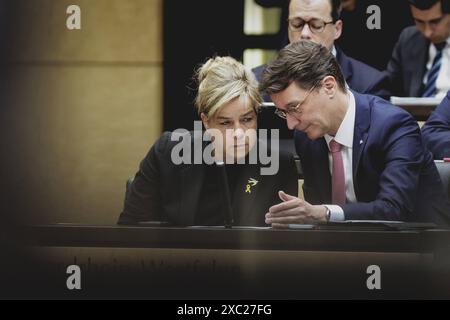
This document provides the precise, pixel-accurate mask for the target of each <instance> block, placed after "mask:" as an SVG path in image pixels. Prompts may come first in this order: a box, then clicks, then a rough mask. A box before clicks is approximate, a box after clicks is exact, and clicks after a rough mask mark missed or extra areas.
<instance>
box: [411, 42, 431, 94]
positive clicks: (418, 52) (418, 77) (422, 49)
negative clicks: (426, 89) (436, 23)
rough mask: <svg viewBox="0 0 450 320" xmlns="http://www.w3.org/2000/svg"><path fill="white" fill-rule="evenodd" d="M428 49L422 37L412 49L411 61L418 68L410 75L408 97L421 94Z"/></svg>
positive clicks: (427, 43)
mask: <svg viewBox="0 0 450 320" xmlns="http://www.w3.org/2000/svg"><path fill="white" fill-rule="evenodd" d="M428 47H429V42H428V41H427V40H426V39H425V38H424V37H421V38H420V42H419V43H417V44H416V45H415V46H414V47H413V50H414V53H413V54H412V57H413V59H412V60H413V61H417V66H418V67H419V68H417V69H415V72H413V73H412V79H411V90H410V92H409V95H410V96H413V97H414V96H420V95H421V93H422V86H423V77H424V76H425V71H426V68H427V67H426V66H427V61H428Z"/></svg>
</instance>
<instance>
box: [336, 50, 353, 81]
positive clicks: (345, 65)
mask: <svg viewBox="0 0 450 320" xmlns="http://www.w3.org/2000/svg"><path fill="white" fill-rule="evenodd" d="M335 48H336V60H337V62H338V64H339V66H340V67H341V70H342V73H343V74H344V78H345V82H346V83H347V84H348V83H350V80H351V79H352V76H353V71H352V68H350V66H349V60H348V59H347V57H346V56H345V54H344V53H343V52H342V51H341V50H340V49H339V48H337V47H335Z"/></svg>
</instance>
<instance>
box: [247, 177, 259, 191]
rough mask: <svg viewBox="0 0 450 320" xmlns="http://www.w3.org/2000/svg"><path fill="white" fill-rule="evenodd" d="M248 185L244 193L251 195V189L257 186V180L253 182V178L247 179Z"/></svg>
mask: <svg viewBox="0 0 450 320" xmlns="http://www.w3.org/2000/svg"><path fill="white" fill-rule="evenodd" d="M247 183H248V184H247V185H246V187H245V192H246V193H252V189H251V188H252V187H254V186H256V185H257V184H258V180H255V179H253V178H250V179H248V182H247Z"/></svg>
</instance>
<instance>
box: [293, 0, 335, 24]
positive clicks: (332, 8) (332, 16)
mask: <svg viewBox="0 0 450 320" xmlns="http://www.w3.org/2000/svg"><path fill="white" fill-rule="evenodd" d="M291 1H292V0H289V1H288V7H289V6H290V5H291ZM328 1H330V5H331V19H333V22H336V21H338V20H339V19H340V18H341V12H342V5H341V0H328Z"/></svg>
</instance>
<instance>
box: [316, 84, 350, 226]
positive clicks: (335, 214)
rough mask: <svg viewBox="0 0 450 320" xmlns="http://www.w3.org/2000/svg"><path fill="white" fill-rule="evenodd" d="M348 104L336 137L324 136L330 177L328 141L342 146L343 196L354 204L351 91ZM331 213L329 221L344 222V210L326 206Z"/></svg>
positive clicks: (331, 170)
mask: <svg viewBox="0 0 450 320" xmlns="http://www.w3.org/2000/svg"><path fill="white" fill-rule="evenodd" d="M348 97H349V104H348V109H347V113H346V114H345V116H344V120H342V123H341V125H340V126H339V129H338V130H337V132H336V136H334V137H332V136H330V135H328V134H327V135H325V136H324V138H325V141H326V142H327V146H328V162H329V169H330V173H331V175H332V174H333V158H332V156H331V151H330V141H331V140H333V139H334V140H335V141H336V142H338V143H339V144H341V145H342V148H341V154H342V161H343V162H344V177H345V196H346V198H347V202H349V203H353V202H356V201H357V200H356V194H355V187H354V185H353V135H354V128H355V111H356V103H355V96H354V95H353V93H352V92H351V91H348ZM325 206H326V207H327V208H328V209H329V210H330V212H331V215H330V221H343V220H345V215H344V210H343V209H342V207H340V206H337V205H331V204H326V205H325Z"/></svg>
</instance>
